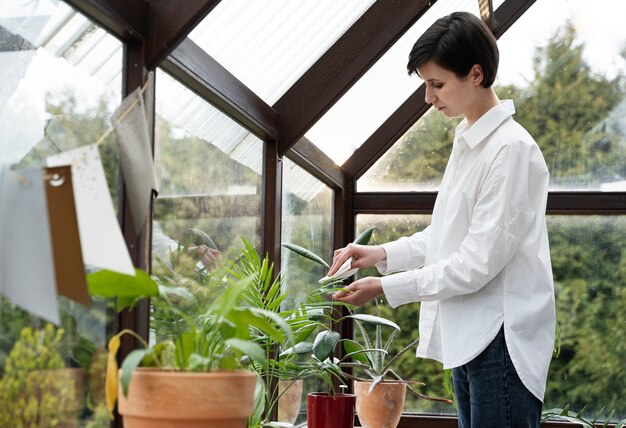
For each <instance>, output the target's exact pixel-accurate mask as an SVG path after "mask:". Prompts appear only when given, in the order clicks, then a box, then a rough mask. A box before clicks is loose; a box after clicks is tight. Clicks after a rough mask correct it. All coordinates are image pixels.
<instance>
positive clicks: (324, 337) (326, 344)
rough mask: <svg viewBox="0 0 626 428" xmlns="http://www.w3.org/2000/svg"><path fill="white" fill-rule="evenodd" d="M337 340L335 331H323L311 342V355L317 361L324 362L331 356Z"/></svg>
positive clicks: (338, 336)
mask: <svg viewBox="0 0 626 428" xmlns="http://www.w3.org/2000/svg"><path fill="white" fill-rule="evenodd" d="M339 339H340V335H339V333H337V332H336V331H328V330H324V331H322V332H320V333H319V334H318V335H317V336H316V337H315V341H314V342H313V354H314V355H315V357H316V358H317V359H318V360H320V361H324V360H325V359H327V358H329V357H330V356H332V355H333V353H334V352H335V348H336V347H337V343H339Z"/></svg>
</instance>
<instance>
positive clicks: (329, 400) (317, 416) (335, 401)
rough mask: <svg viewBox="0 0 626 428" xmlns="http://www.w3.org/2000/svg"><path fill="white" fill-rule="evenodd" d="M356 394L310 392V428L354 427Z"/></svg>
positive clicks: (308, 413)
mask: <svg viewBox="0 0 626 428" xmlns="http://www.w3.org/2000/svg"><path fill="white" fill-rule="evenodd" d="M355 402H356V396H355V395H354V394H335V395H331V394H328V393H324V392H310V393H309V394H308V395H307V397H306V404H307V405H306V408H307V427H308V428H354V406H355Z"/></svg>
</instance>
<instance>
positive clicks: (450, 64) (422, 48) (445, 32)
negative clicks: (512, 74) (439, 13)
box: [407, 12, 500, 88]
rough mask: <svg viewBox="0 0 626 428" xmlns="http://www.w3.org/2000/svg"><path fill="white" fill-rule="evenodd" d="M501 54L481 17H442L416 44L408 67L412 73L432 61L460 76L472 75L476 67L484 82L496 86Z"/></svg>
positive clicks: (468, 15) (465, 15)
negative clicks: (480, 72) (477, 65)
mask: <svg viewBox="0 0 626 428" xmlns="http://www.w3.org/2000/svg"><path fill="white" fill-rule="evenodd" d="M499 58H500V54H499V51H498V45H497V44H496V38H495V37H494V36H493V34H492V33H491V30H489V27H487V24H485V23H484V22H483V21H482V20H481V19H480V18H478V17H477V16H475V15H473V14H471V13H469V12H454V13H451V14H450V15H447V16H444V17H443V18H439V19H438V20H437V21H435V23H434V24H433V25H431V26H430V27H429V28H428V30H426V32H424V34H422V36H421V37H420V38H419V39H418V40H417V42H415V44H414V45H413V49H411V54H410V55H409V63H408V65H407V68H408V70H409V74H411V73H418V71H417V68H418V67H420V66H422V65H424V64H425V63H426V62H428V61H430V60H433V61H434V62H435V63H437V65H439V66H440V67H443V68H445V69H446V70H450V71H452V72H453V73H454V74H456V75H457V76H458V77H465V76H467V75H468V74H469V72H470V71H471V69H472V66H473V65H474V64H479V65H480V66H481V67H482V69H483V74H484V78H483V81H482V83H481V85H482V86H484V87H485V88H488V87H490V86H491V85H493V82H494V80H495V78H496V73H497V72H498V61H499Z"/></svg>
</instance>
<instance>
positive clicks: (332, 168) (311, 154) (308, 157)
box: [286, 137, 346, 189]
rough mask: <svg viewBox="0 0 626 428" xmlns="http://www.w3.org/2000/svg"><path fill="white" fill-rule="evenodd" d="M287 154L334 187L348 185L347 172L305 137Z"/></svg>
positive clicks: (338, 187)
mask: <svg viewBox="0 0 626 428" xmlns="http://www.w3.org/2000/svg"><path fill="white" fill-rule="evenodd" d="M286 156H287V157H288V158H289V159H291V160H292V161H293V162H294V163H295V164H297V165H298V166H300V167H302V168H304V169H305V170H306V171H307V172H308V173H310V174H311V175H313V176H314V177H315V178H317V179H318V180H320V181H322V182H323V183H324V184H326V185H327V186H329V187H331V188H333V189H340V188H343V187H344V186H345V185H346V179H345V174H344V172H343V171H342V170H341V168H340V167H339V166H338V165H337V164H336V163H335V162H334V161H333V160H332V159H331V158H329V157H328V155H326V153H324V152H323V151H321V150H320V149H319V148H318V147H317V146H316V145H315V144H313V143H311V142H310V141H309V140H308V139H306V138H305V137H302V138H301V139H300V141H298V142H297V143H296V144H295V145H294V146H293V147H292V148H291V149H289V152H287V155H286Z"/></svg>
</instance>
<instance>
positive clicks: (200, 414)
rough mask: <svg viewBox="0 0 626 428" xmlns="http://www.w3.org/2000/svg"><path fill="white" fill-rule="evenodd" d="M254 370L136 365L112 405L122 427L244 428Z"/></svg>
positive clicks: (249, 411) (251, 401) (251, 399)
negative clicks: (115, 404)
mask: <svg viewBox="0 0 626 428" xmlns="http://www.w3.org/2000/svg"><path fill="white" fill-rule="evenodd" d="M256 378H257V375H256V373H254V372H248V371H220V372H193V373H192V372H174V371H164V370H150V369H137V370H136V371H135V373H134V374H133V377H132V378H131V381H130V384H129V388H128V396H127V397H124V395H123V393H122V390H121V385H120V391H119V399H118V400H119V401H118V411H119V413H120V414H121V415H122V416H123V418H124V427H125V428H180V427H185V428H200V427H202V428H246V426H247V420H248V417H249V416H250V415H251V414H252V412H253V410H254V388H255V385H256Z"/></svg>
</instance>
